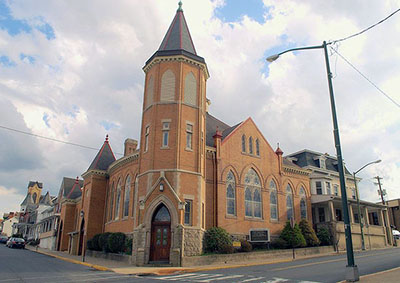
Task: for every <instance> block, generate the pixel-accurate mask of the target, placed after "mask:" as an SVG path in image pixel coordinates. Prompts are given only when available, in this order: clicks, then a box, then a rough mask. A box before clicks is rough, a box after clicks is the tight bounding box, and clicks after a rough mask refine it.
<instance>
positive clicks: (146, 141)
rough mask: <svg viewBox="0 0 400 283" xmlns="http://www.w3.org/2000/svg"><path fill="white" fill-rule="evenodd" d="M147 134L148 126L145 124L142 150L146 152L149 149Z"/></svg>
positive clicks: (148, 131) (148, 132)
mask: <svg viewBox="0 0 400 283" xmlns="http://www.w3.org/2000/svg"><path fill="white" fill-rule="evenodd" d="M149 134H150V126H147V127H146V131H145V134H144V152H147V151H148V150H149Z"/></svg>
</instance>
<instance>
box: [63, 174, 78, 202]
mask: <svg viewBox="0 0 400 283" xmlns="http://www.w3.org/2000/svg"><path fill="white" fill-rule="evenodd" d="M82 187H83V180H79V179H78V177H77V178H76V179H73V178H68V177H64V178H63V182H62V184H61V189H60V190H62V192H63V194H62V196H61V197H62V198H67V199H76V198H79V197H80V196H81V195H82V191H81V188H82Z"/></svg>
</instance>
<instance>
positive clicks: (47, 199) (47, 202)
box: [39, 192, 51, 205]
mask: <svg viewBox="0 0 400 283" xmlns="http://www.w3.org/2000/svg"><path fill="white" fill-rule="evenodd" d="M39 204H45V205H51V199H50V194H49V192H47V193H46V195H44V196H40V200H39Z"/></svg>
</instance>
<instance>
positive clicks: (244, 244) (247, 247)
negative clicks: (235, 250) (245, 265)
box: [240, 240, 253, 253]
mask: <svg viewBox="0 0 400 283" xmlns="http://www.w3.org/2000/svg"><path fill="white" fill-rule="evenodd" d="M240 245H241V247H240V251H241V252H245V253H248V252H251V251H252V250H253V246H252V245H251V243H250V242H249V241H246V240H242V241H240Z"/></svg>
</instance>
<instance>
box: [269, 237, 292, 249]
mask: <svg viewBox="0 0 400 283" xmlns="http://www.w3.org/2000/svg"><path fill="white" fill-rule="evenodd" d="M271 246H272V248H274V249H286V248H287V247H288V243H287V242H286V241H285V240H284V239H282V238H278V239H275V240H274V241H272V243H271Z"/></svg>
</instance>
